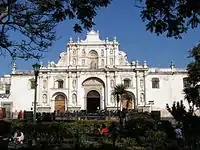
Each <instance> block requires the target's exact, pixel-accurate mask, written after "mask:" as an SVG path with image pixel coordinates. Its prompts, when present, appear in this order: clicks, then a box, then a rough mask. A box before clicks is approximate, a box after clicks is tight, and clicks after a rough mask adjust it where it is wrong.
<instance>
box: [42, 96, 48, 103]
mask: <svg viewBox="0 0 200 150" xmlns="http://www.w3.org/2000/svg"><path fill="white" fill-rule="evenodd" d="M42 101H43V103H44V104H46V103H47V95H46V94H43V96H42Z"/></svg>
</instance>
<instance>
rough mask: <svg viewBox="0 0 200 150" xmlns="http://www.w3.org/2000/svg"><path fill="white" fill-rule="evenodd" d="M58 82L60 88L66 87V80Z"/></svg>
mask: <svg viewBox="0 0 200 150" xmlns="http://www.w3.org/2000/svg"><path fill="white" fill-rule="evenodd" d="M57 84H58V88H59V89H62V88H63V87H64V81H63V80H58V81H57Z"/></svg>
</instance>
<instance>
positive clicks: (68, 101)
mask: <svg viewBox="0 0 200 150" xmlns="http://www.w3.org/2000/svg"><path fill="white" fill-rule="evenodd" d="M71 76H72V75H71V72H69V73H68V95H67V107H69V106H71V91H70V90H71V87H70V86H71Z"/></svg>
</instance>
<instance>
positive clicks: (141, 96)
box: [140, 93, 144, 104]
mask: <svg viewBox="0 0 200 150" xmlns="http://www.w3.org/2000/svg"><path fill="white" fill-rule="evenodd" d="M140 103H142V104H143V103H144V93H141V94H140Z"/></svg>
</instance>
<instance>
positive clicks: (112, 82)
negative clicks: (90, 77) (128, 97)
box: [110, 80, 114, 88]
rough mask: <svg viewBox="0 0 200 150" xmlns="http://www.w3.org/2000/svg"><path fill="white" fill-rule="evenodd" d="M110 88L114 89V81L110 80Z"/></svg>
mask: <svg viewBox="0 0 200 150" xmlns="http://www.w3.org/2000/svg"><path fill="white" fill-rule="evenodd" d="M110 86H111V88H113V87H114V80H111V81H110Z"/></svg>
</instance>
